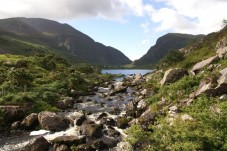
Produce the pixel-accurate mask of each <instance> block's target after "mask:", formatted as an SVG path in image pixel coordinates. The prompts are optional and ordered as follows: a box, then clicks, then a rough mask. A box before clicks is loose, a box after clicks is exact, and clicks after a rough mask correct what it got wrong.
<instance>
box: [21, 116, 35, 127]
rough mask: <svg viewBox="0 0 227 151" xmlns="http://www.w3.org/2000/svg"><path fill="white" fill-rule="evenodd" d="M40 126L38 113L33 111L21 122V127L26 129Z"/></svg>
mask: <svg viewBox="0 0 227 151" xmlns="http://www.w3.org/2000/svg"><path fill="white" fill-rule="evenodd" d="M36 126H38V114H37V113H32V114H30V115H28V116H27V117H25V118H24V119H23V121H22V122H21V127H22V128H24V129H32V128H35V127H36Z"/></svg>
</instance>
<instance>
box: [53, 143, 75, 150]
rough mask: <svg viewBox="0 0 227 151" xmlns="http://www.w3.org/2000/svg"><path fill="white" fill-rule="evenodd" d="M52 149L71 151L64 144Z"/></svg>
mask: <svg viewBox="0 0 227 151" xmlns="http://www.w3.org/2000/svg"><path fill="white" fill-rule="evenodd" d="M54 148H55V149H54V150H55V151H71V149H70V148H69V147H68V146H66V145H64V144H62V145H60V146H56V147H54Z"/></svg>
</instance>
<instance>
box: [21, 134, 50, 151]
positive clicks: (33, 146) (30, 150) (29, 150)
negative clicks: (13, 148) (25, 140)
mask: <svg viewBox="0 0 227 151" xmlns="http://www.w3.org/2000/svg"><path fill="white" fill-rule="evenodd" d="M49 146H50V143H49V142H48V141H47V140H46V139H45V138H44V137H43V136H41V137H38V138H35V139H34V140H32V141H31V142H30V143H29V144H27V145H26V146H25V147H23V148H22V149H20V151H48V150H49Z"/></svg>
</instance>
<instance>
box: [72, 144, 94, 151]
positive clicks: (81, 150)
mask: <svg viewBox="0 0 227 151" xmlns="http://www.w3.org/2000/svg"><path fill="white" fill-rule="evenodd" d="M73 151H96V149H95V148H93V147H92V146H91V145H90V144H81V145H79V146H77V147H76V148H75V149H73Z"/></svg>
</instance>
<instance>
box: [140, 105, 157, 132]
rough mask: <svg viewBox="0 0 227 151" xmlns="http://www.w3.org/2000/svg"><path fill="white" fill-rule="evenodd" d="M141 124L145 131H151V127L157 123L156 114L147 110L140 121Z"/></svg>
mask: <svg viewBox="0 0 227 151" xmlns="http://www.w3.org/2000/svg"><path fill="white" fill-rule="evenodd" d="M138 122H139V124H140V125H141V126H142V127H143V128H144V129H145V130H149V125H151V124H154V122H155V113H152V112H151V109H148V110H146V111H145V112H144V113H143V114H142V115H141V116H140V117H139V119H138Z"/></svg>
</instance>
